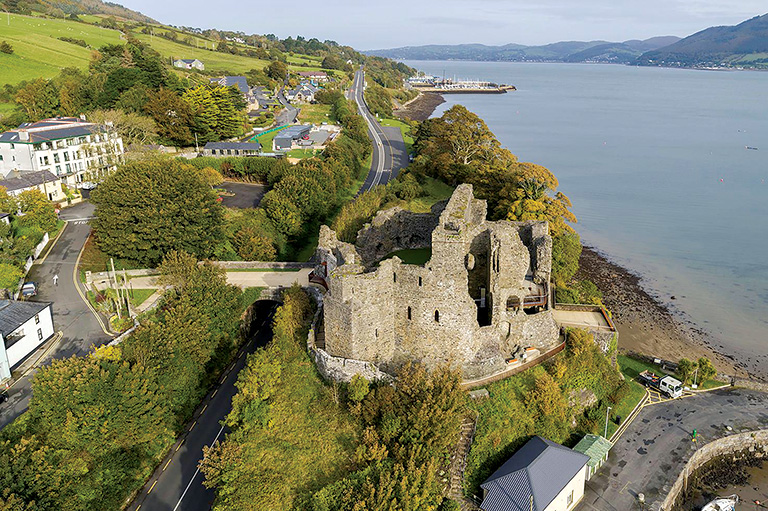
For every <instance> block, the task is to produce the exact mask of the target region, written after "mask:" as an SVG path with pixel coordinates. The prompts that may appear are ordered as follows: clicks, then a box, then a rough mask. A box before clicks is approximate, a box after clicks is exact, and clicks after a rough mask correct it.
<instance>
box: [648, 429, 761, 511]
mask: <svg viewBox="0 0 768 511" xmlns="http://www.w3.org/2000/svg"><path fill="white" fill-rule="evenodd" d="M745 451H747V452H750V453H754V455H755V456H757V457H764V456H768V429H763V430H759V431H752V432H746V433H738V434H735V435H731V436H727V437H725V438H721V439H719V440H713V441H712V442H709V443H708V444H705V445H702V446H701V447H699V448H698V450H697V451H696V452H694V453H693V456H691V459H690V460H688V463H686V465H685V468H684V469H683V471H682V472H681V473H680V475H679V476H678V477H677V480H676V481H675V484H674V485H672V489H671V490H670V492H669V493H668V494H667V497H666V498H665V499H664V502H662V503H661V504H658V503H657V504H656V505H654V506H653V507H652V509H657V510H659V511H671V510H672V509H674V507H675V505H676V503H677V500H678V498H679V497H680V495H681V494H682V492H684V491H685V489H686V486H687V481H688V479H689V478H690V477H691V475H693V474H695V473H696V471H697V470H699V469H700V468H701V467H703V466H704V465H705V464H707V463H708V462H709V461H711V460H713V459H714V458H717V457H718V456H727V455H733V454H736V453H740V452H745Z"/></svg>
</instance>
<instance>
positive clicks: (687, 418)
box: [577, 388, 768, 511]
mask: <svg viewBox="0 0 768 511" xmlns="http://www.w3.org/2000/svg"><path fill="white" fill-rule="evenodd" d="M727 426H730V427H731V428H732V431H728V430H727ZM766 426H768V394H764V393H761V392H755V391H751V390H745V389H730V388H729V389H725V390H716V391H713V392H707V393H702V394H697V395H694V396H691V397H684V398H681V399H676V400H673V401H669V400H668V401H663V402H661V403H657V404H652V405H648V406H646V407H645V408H643V410H641V412H640V414H639V415H638V416H637V418H636V419H635V420H634V422H633V423H632V424H631V425H630V426H629V428H628V429H627V431H626V432H624V434H623V435H622V436H621V437H620V438H619V440H618V441H617V442H616V444H615V445H614V446H613V449H611V453H610V455H609V457H608V461H607V462H606V464H605V465H604V466H603V467H602V468H601V469H600V472H598V474H597V475H596V476H594V477H593V478H592V480H591V481H588V482H587V490H586V493H585V495H584V499H583V500H582V501H581V504H579V506H578V507H577V509H578V510H579V511H593V510H599V511H629V510H634V509H641V508H640V505H639V504H638V502H637V495H638V493H643V494H645V502H646V506H645V509H658V507H659V504H661V501H663V500H664V498H665V497H666V495H667V493H668V491H669V489H670V488H671V487H672V484H673V483H674V482H675V480H676V479H677V477H678V475H679V474H680V472H681V471H682V469H683V467H684V465H685V463H686V462H687V461H688V459H689V458H690V456H691V455H692V454H693V452H694V451H695V450H696V444H694V443H693V442H692V441H691V437H692V433H693V430H694V429H695V430H697V435H698V439H699V440H698V443H699V444H702V443H706V442H710V441H712V440H715V439H717V438H721V437H724V436H726V435H728V434H732V433H734V432H735V433H739V432H742V431H752V430H755V429H764V428H765V427H766Z"/></svg>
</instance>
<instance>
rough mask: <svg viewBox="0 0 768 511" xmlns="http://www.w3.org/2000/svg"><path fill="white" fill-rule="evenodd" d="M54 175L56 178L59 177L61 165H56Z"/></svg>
mask: <svg viewBox="0 0 768 511" xmlns="http://www.w3.org/2000/svg"><path fill="white" fill-rule="evenodd" d="M56 175H57V176H60V175H61V165H56Z"/></svg>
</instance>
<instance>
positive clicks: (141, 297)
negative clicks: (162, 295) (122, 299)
mask: <svg viewBox="0 0 768 511" xmlns="http://www.w3.org/2000/svg"><path fill="white" fill-rule="evenodd" d="M156 291H157V289H132V290H130V291H129V292H128V296H129V297H130V298H131V305H133V306H134V307H138V306H139V305H141V304H142V303H144V302H146V301H147V298H149V297H150V296H152V295H153V294H155V292H156Z"/></svg>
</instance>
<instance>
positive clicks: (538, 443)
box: [480, 436, 589, 511]
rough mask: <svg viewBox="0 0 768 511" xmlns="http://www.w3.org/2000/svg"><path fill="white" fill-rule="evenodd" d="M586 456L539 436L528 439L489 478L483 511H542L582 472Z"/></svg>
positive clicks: (587, 458)
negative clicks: (532, 510)
mask: <svg viewBox="0 0 768 511" xmlns="http://www.w3.org/2000/svg"><path fill="white" fill-rule="evenodd" d="M588 461H589V456H586V455H584V454H581V453H579V452H575V451H572V450H571V449H568V448H567V447H563V446H562V445H560V444H556V443H555V442H552V441H550V440H546V439H544V438H541V437H539V436H535V437H533V438H531V439H530V440H529V441H528V442H527V443H526V444H525V445H524V446H523V447H521V448H520V449H519V450H518V451H517V452H516V453H515V454H514V455H513V456H512V457H511V458H509V459H508V460H507V461H506V463H504V464H503V465H502V466H501V467H500V468H499V469H498V470H497V471H496V472H494V473H493V475H491V477H489V478H488V479H487V480H486V481H485V482H484V483H483V484H481V485H480V487H481V488H483V489H484V490H486V495H485V498H484V499H483V503H482V504H481V505H480V509H482V510H483V511H530V509H531V496H533V509H534V510H535V511H544V510H545V509H546V508H547V506H548V505H549V504H550V503H551V502H552V501H553V500H554V498H555V497H557V495H558V494H559V493H560V492H561V491H562V490H563V488H565V486H566V485H567V484H568V483H569V482H570V481H571V480H572V479H573V478H574V477H575V476H576V474H578V473H579V471H580V470H584V465H586V464H587V462H588Z"/></svg>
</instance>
